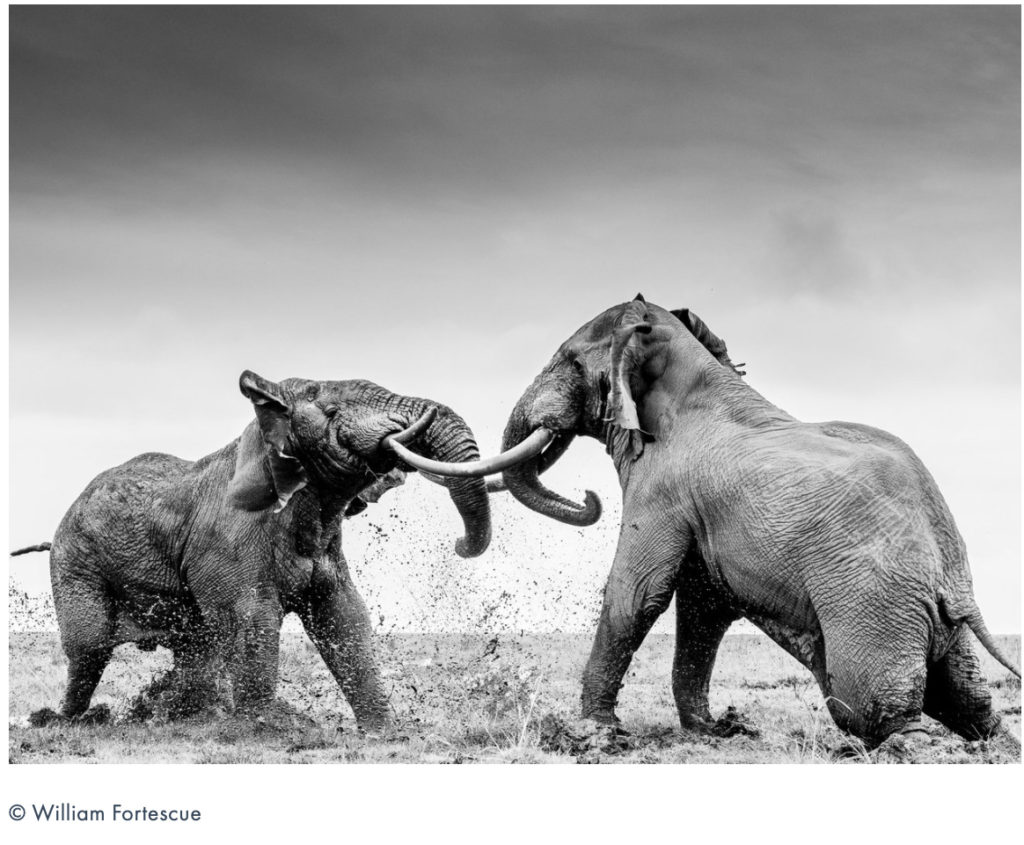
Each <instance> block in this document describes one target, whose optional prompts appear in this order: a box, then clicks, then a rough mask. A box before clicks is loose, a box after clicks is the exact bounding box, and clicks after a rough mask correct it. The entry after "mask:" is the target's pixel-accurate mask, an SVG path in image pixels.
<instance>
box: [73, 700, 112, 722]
mask: <svg viewBox="0 0 1024 845" xmlns="http://www.w3.org/2000/svg"><path fill="white" fill-rule="evenodd" d="M110 718H111V713H110V708H109V707H108V706H107V705H106V704H97V705H95V706H93V707H90V708H89V709H88V710H86V711H85V712H84V713H81V714H79V715H78V716H75V718H74V719H72V720H71V721H72V722H74V723H75V724H76V725H105V724H107V723H108V722H109V721H110Z"/></svg>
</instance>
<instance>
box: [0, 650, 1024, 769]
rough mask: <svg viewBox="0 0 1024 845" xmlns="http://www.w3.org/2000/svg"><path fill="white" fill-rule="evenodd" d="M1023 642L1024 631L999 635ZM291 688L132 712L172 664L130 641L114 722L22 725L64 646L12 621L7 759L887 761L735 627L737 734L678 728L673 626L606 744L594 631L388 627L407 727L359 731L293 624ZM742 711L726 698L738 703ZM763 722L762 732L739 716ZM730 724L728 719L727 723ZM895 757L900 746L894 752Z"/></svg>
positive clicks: (999, 688) (984, 751)
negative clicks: (256, 714)
mask: <svg viewBox="0 0 1024 845" xmlns="http://www.w3.org/2000/svg"><path fill="white" fill-rule="evenodd" d="M1004 643H1005V645H1006V647H1007V649H1008V650H1010V651H1011V653H1015V654H1016V655H1017V656H1018V658H1019V653H1020V645H1019V640H1018V638H1016V637H1013V638H1004ZM282 645H283V647H282V667H281V678H280V683H279V687H278V689H279V695H280V698H281V699H282V700H283V701H285V702H287V704H288V705H290V707H289V708H288V712H289V714H290V715H287V716H285V717H283V718H282V719H280V720H276V721H275V722H274V723H273V724H269V723H252V722H246V721H242V720H236V719H233V718H223V719H214V720H206V721H195V722H176V723H160V722H158V721H149V722H145V723H133V722H129V721H127V719H126V718H125V714H126V711H127V707H128V703H129V701H130V700H131V699H132V698H133V697H134V696H135V695H136V694H137V693H138V692H140V691H141V690H142V689H143V688H144V687H145V686H146V685H147V684H149V682H150V681H151V680H152V678H153V676H154V675H155V674H157V673H159V672H161V671H164V670H166V669H167V668H169V664H170V661H169V655H168V654H167V653H166V652H164V651H162V650H158V651H157V652H155V653H152V654H145V653H141V652H138V651H137V650H136V649H135V648H134V647H132V646H125V647H122V648H120V649H118V651H117V652H116V654H115V657H114V660H113V661H112V663H111V665H110V667H109V668H108V669H107V672H106V673H105V674H104V677H103V681H102V683H101V685H100V688H99V689H98V690H97V694H96V696H95V698H94V702H95V703H104V702H105V703H107V704H109V705H110V707H111V708H112V709H113V711H114V713H115V719H114V721H113V722H112V723H111V724H108V725H103V726H82V725H75V726H54V727H47V728H31V727H27V716H28V714H29V713H31V712H32V711H34V710H36V709H38V708H41V707H45V706H50V707H53V706H56V704H57V702H58V701H59V698H60V693H61V690H62V687H63V684H64V680H65V676H64V667H65V661H64V655H63V653H62V652H61V650H60V647H59V644H58V641H57V637H56V635H55V634H53V633H12V634H11V653H10V690H11V692H10V703H9V712H10V723H11V730H10V748H9V754H10V760H11V762H31V763H40V762H76V763H78V762H100V763H113V762H161V763H260V762H272V763H284V762H287V763H327V762H331V763H335V762H338V763H340V762H373V763H382V762H428V763H470V762H474V763H476V762H481V763H482V762H492V763H533V762H550V763H573V762H600V763H822V762H843V763H850V762H852V763H857V762H861V763H864V762H878V761H880V757H879V755H878V754H877V753H875V754H868V753H867V752H866V751H865V750H864V749H863V747H862V746H859V744H858V743H856V742H851V739H850V738H849V737H847V736H845V735H843V734H841V733H840V732H839V731H838V730H837V729H836V728H835V726H834V725H833V723H832V721H831V719H830V718H829V716H828V711H827V709H826V708H825V703H824V701H823V700H822V697H821V694H820V693H819V692H818V689H817V687H816V685H815V684H814V683H813V681H812V679H811V676H810V674H809V673H807V672H806V671H805V670H804V669H803V668H802V667H801V666H799V664H797V663H796V662H795V661H793V660H792V659H791V658H790V657H789V656H788V655H786V654H785V653H783V652H782V651H781V650H780V649H778V648H777V647H776V646H775V645H774V644H772V643H771V642H769V641H767V640H765V639H763V638H761V637H755V636H747V635H737V636H730V637H727V638H726V641H725V643H724V645H723V648H722V652H721V654H720V657H719V661H718V665H717V667H716V670H715V676H714V678H713V680H712V686H711V707H712V711H713V712H714V713H716V715H717V714H721V713H723V712H725V711H726V710H727V709H728V708H733V709H734V711H735V713H737V714H739V715H740V720H739V721H738V722H736V725H737V726H738V727H736V731H738V732H736V733H735V735H732V736H698V735H695V734H691V733H683V732H681V731H680V730H679V729H678V723H677V721H676V715H675V707H674V703H673V701H672V695H671V691H670V688H669V672H670V667H671V654H672V638H671V637H668V636H652V637H651V638H649V640H648V642H647V643H645V644H644V647H643V648H642V649H641V651H640V652H639V653H638V654H637V656H636V659H635V660H634V663H633V665H632V667H631V669H630V672H629V676H628V677H627V678H626V685H625V687H624V689H623V691H622V695H621V704H620V709H619V713H620V716H621V717H622V719H623V723H624V727H625V728H626V730H627V731H628V732H629V736H627V737H616V738H612V739H610V740H608V741H606V742H605V743H604V744H603V746H600V747H597V746H595V745H594V744H593V743H591V744H590V745H589V746H588V745H587V743H586V741H582V742H578V741H577V740H574V739H572V738H571V737H572V732H573V731H574V730H575V728H574V724H575V716H576V708H577V704H578V699H579V678H580V673H581V670H582V667H583V663H584V661H585V659H586V656H587V653H588V651H589V646H590V639H589V637H586V636H566V635H551V636H526V637H520V638H517V639H515V640H511V641H509V640H505V639H504V638H499V639H498V640H497V641H496V642H495V641H493V640H492V641H491V642H488V640H487V638H486V637H477V636H450V635H430V634H424V635H410V634H405V635H391V636H388V637H384V638H383V639H382V640H381V642H380V654H381V662H382V665H383V671H384V674H385V680H386V682H387V683H388V684H389V686H390V688H391V703H392V707H393V709H394V711H395V715H396V717H397V720H398V724H399V728H398V730H397V731H396V732H395V733H394V734H393V735H388V736H384V737H373V736H364V735H363V734H361V733H360V732H358V731H357V730H356V727H355V723H354V721H353V720H352V718H351V712H350V711H349V709H348V707H347V705H346V704H345V703H344V700H343V698H342V697H341V694H340V692H339V691H338V688H337V685H336V684H335V682H334V680H333V678H332V677H331V676H330V675H329V674H328V672H327V669H326V668H325V667H324V665H323V663H322V662H321V660H320V658H319V656H318V655H317V654H316V652H315V650H314V649H313V647H312V646H311V645H310V644H309V643H308V641H306V640H305V638H304V637H302V636H301V635H297V634H286V635H285V636H284V642H283V644H282ZM994 667H995V664H994V663H991V662H986V664H985V668H986V672H987V673H988V677H989V678H992V679H993V681H992V683H991V684H990V686H991V688H992V694H993V698H994V700H995V703H996V706H997V708H998V709H999V710H1000V712H1002V714H1003V717H1004V719H1005V720H1006V723H1007V724H1008V725H1010V726H1011V727H1012V728H1013V730H1014V731H1015V732H1016V733H1017V736H1018V737H1019V735H1020V683H1019V682H1018V681H1017V679H1016V678H1013V677H1012V676H1009V675H1008V674H1007V673H1006V672H1005V671H1004V670H1002V669H999V670H998V671H997V670H996V668H994ZM731 715H732V714H730V716H731ZM744 725H749V726H752V727H753V728H754V729H755V731H756V735H752V734H751V733H747V732H744V731H743V726H744ZM930 727H931V729H932V733H933V736H934V740H933V742H932V744H931V745H930V746H929V747H927V748H925V749H923V750H920V751H918V752H914V753H909V752H908V753H906V754H904V755H903V756H902V757H901V756H900V754H899V753H897V754H896V755H895V759H907V760H913V761H915V762H944V763H977V762H1002V761H1006V760H1008V759H1009V758H1008V757H1007V756H1006V755H1005V754H1003V753H1002V752H1000V751H998V750H996V749H994V748H993V747H992V745H991V744H988V743H966V742H964V741H963V740H961V739H959V738H958V737H954V736H951V735H950V734H949V733H948V732H946V731H945V730H944V729H942V728H941V727H940V726H938V725H936V724H934V723H931V725H930ZM728 732H729V731H723V733H728ZM886 759H893V755H888V756H887V757H886Z"/></svg>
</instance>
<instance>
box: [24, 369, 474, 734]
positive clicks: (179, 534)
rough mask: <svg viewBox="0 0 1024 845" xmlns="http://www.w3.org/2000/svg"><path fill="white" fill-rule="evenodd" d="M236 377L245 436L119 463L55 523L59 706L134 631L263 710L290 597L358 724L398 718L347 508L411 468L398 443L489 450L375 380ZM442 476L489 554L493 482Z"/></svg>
mask: <svg viewBox="0 0 1024 845" xmlns="http://www.w3.org/2000/svg"><path fill="white" fill-rule="evenodd" d="M240 388H241V391H242V393H243V394H244V395H245V396H246V397H247V398H248V399H249V400H250V401H251V402H252V404H253V407H254V410H255V419H253V420H252V422H251V423H250V424H249V425H248V427H247V428H246V429H245V430H244V431H243V433H242V435H241V437H239V438H238V439H236V440H235V441H233V442H232V443H230V444H228V445H227V446H226V447H224V448H223V449H221V450H220V451H218V452H214V453H213V454H211V455H208V456H207V457H205V458H202V459H200V460H198V461H195V462H192V461H185V460H182V459H180V458H176V457H173V456H171V455H165V454H156V453H148V454H144V455H140V456H138V457H136V458H133V459H132V460H130V461H128V462H127V463H125V464H122V465H121V466H118V467H115V468H113V469H109V470H107V471H106V472H103V473H101V474H100V475H99V476H97V477H96V478H95V479H94V480H93V481H92V482H91V483H90V484H89V486H88V487H87V488H86V489H85V491H84V492H83V493H82V494H81V496H79V498H78V499H77V500H76V501H75V503H74V504H73V505H72V506H71V508H70V510H68V512H67V514H66V515H65V517H64V519H63V520H62V522H61V523H60V526H59V527H58V529H57V532H56V535H55V537H54V539H53V543H52V548H51V554H50V572H51V581H52V585H53V596H54V604H55V607H56V611H57V621H58V623H59V626H60V634H61V642H62V645H63V647H64V651H65V653H66V654H67V657H68V661H69V664H68V684H67V690H66V692H65V694H64V698H63V701H62V704H61V708H60V710H61V715H62V716H63V717H69V718H74V717H78V716H81V715H82V714H83V713H85V711H86V710H87V708H88V707H89V702H90V699H91V697H92V694H93V691H94V690H95V688H96V684H97V683H98V682H99V679H100V676H101V675H102V673H103V670H104V667H105V666H106V665H107V662H108V660H109V658H110V655H111V651H112V650H113V648H114V647H115V646H117V645H118V644H120V643H125V642H136V643H138V644H139V645H140V647H142V648H154V647H155V646H156V645H157V644H159V645H164V646H166V647H167V648H169V649H171V650H172V651H173V653H174V661H175V668H174V673H175V674H176V675H177V676H178V677H179V678H180V682H181V684H182V687H183V688H184V689H186V690H189V691H191V692H192V693H194V695H192V696H191V700H192V701H202V700H203V697H204V695H203V693H206V692H209V691H210V690H211V689H212V687H214V686H216V684H217V683H218V681H219V680H220V679H221V678H226V679H227V680H228V681H229V686H230V692H231V697H232V699H233V704H234V706H235V708H236V709H237V710H238V711H239V712H242V713H258V712H260V711H261V710H263V709H264V708H265V705H266V704H268V703H269V702H271V701H272V700H273V697H274V692H275V688H276V683H277V671H278V647H279V633H280V626H281V621H282V618H283V616H284V615H285V614H287V613H291V612H294V613H296V614H298V616H299V618H300V619H301V621H302V624H303V626H304V627H305V630H306V632H307V634H308V635H309V637H310V639H311V640H312V642H313V643H314V644H315V645H316V647H317V649H318V650H319V652H320V654H321V656H322V658H323V660H324V662H325V663H326V664H327V666H328V668H329V669H330V671H331V672H332V673H333V675H334V677H335V678H336V679H337V682H338V684H339V686H340V687H341V690H342V692H343V694H344V696H345V698H346V700H347V701H348V703H349V704H350V705H351V707H352V710H353V712H354V713H355V716H356V719H357V721H358V723H359V725H360V726H361V727H366V728H377V727H380V726H382V725H385V724H386V723H387V722H388V721H389V715H390V714H389V708H388V702H387V696H386V694H385V691H384V687H383V684H382V681H381V677H380V674H379V672H378V669H377V666H376V664H375V660H374V655H373V650H372V642H371V625H370V622H369V619H368V617H367V612H366V608H365V606H364V604H363V601H362V599H361V598H360V596H359V594H358V592H357V591H356V587H355V584H354V583H353V582H352V578H351V576H350V574H349V570H348V566H347V564H346V561H345V557H344V555H343V554H342V550H341V533H342V518H343V516H345V515H352V514H354V513H357V512H359V511H360V510H362V509H364V508H365V507H366V503H367V502H368V501H374V500H375V499H376V498H377V497H378V496H379V495H380V494H381V493H383V492H384V491H385V490H386V489H388V488H389V487H391V486H394V485H395V484H396V483H399V482H400V481H401V478H402V475H401V472H400V470H401V469H403V468H407V467H405V465H404V463H403V462H402V461H401V460H400V459H399V458H398V457H397V455H396V454H395V452H394V447H395V446H397V445H399V444H402V443H405V444H408V445H417V446H419V447H420V448H422V450H423V451H424V452H425V453H426V455H427V456H428V457H432V458H436V459H442V460H445V461H454V462H459V461H468V460H473V459H475V458H478V457H479V452H478V450H477V446H476V442H475V440H474V437H473V433H472V431H471V430H470V429H469V427H468V426H467V425H466V423H465V422H464V421H463V420H462V418H461V417H459V416H458V415H457V414H456V413H455V412H454V411H452V410H451V409H450V408H447V407H445V406H444V405H440V404H437V403H433V402H430V401H427V400H424V399H417V398H413V397H407V396H399V395H396V394H394V393H391V392H390V391H388V390H385V389H384V388H382V387H379V386H378V385H376V384H373V383H372V382H369V381H357V380H354V381H309V380H306V379H295V378H292V379H286V380H284V381H282V382H280V383H274V382H271V381H268V380H266V379H264V378H261V377H260V376H258V375H256V374H255V373H253V372H250V371H246V372H244V373H243V374H242V376H241V379H240ZM448 490H449V494H450V496H451V499H452V501H453V503H454V504H455V507H456V508H457V509H458V511H459V513H460V514H461V516H462V519H463V523H464V526H465V536H464V537H463V538H461V539H459V540H458V542H457V543H456V551H457V553H458V554H460V555H461V556H463V557H473V556H476V555H479V554H481V553H482V552H483V551H484V550H485V549H486V548H487V545H488V543H489V542H490V537H491V522H490V507H489V504H488V500H487V491H486V487H485V484H484V482H483V481H481V480H480V479H475V478H465V479H458V480H456V481H453V482H450V483H449V484H448ZM43 547H45V544H44V546H43ZM36 548H39V547H36Z"/></svg>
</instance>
